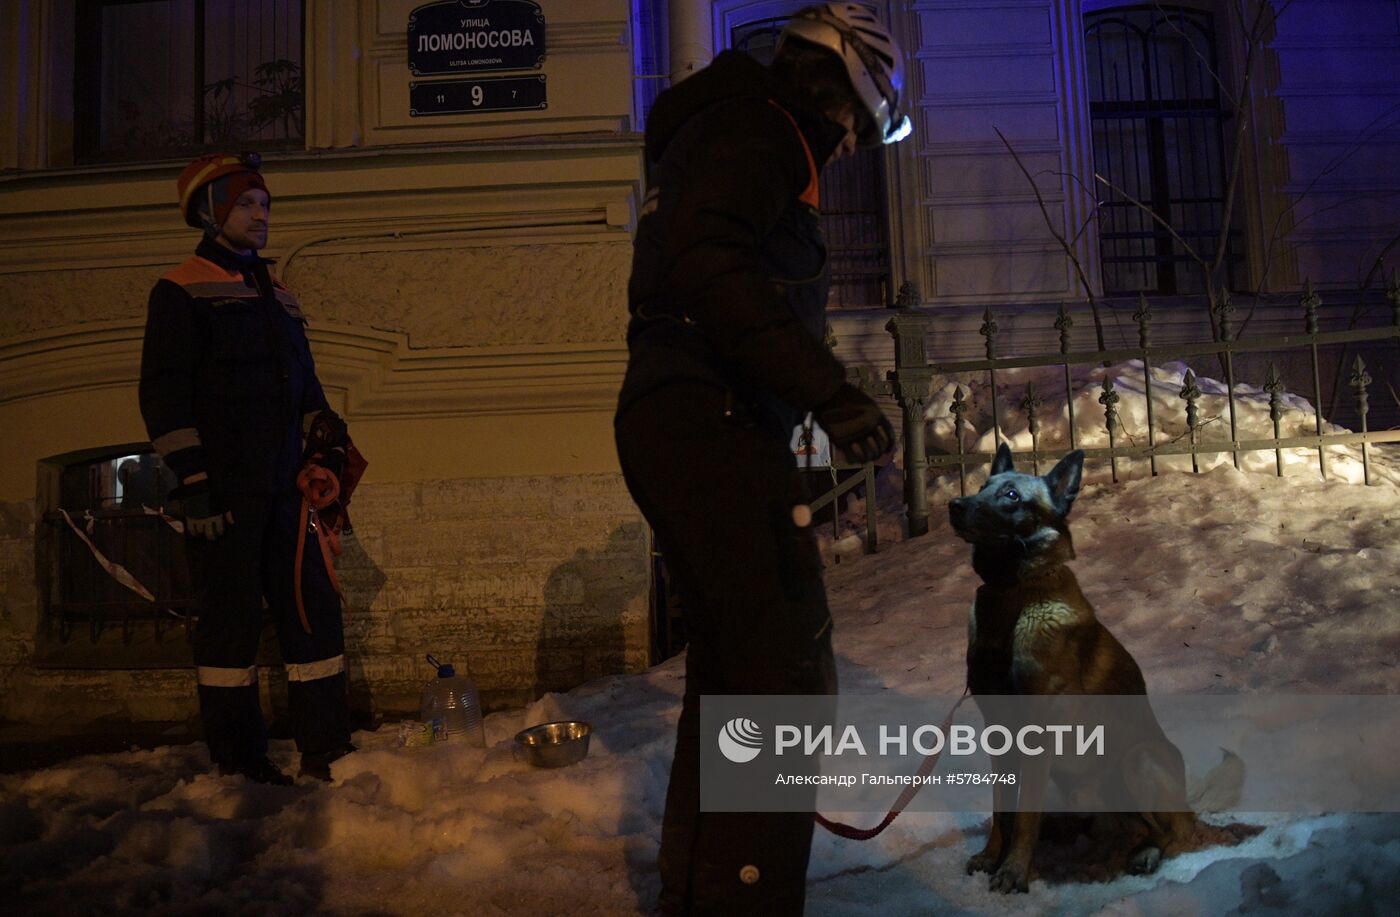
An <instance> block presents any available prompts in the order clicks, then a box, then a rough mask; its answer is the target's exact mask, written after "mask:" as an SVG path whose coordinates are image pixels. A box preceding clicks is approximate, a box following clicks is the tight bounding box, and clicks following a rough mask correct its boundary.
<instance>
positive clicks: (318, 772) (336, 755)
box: [301, 742, 356, 783]
mask: <svg viewBox="0 0 1400 917" xmlns="http://www.w3.org/2000/svg"><path fill="white" fill-rule="evenodd" d="M355 750H356V749H355V746H354V745H353V744H351V743H348V742H347V743H346V744H345V747H343V748H336V749H332V750H331V751H318V752H312V753H311V754H305V755H302V756H301V776H303V777H314V778H315V779H317V780H322V781H325V782H326V783H330V782H331V763H332V762H335V761H339V760H340V759H341V758H343V757H345V756H346V755H348V754H350V753H351V752H352V751H355Z"/></svg>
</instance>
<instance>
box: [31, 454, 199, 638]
mask: <svg viewBox="0 0 1400 917" xmlns="http://www.w3.org/2000/svg"><path fill="white" fill-rule="evenodd" d="M38 470H39V508H40V511H41V517H40V521H39V526H38V533H37V542H38V546H37V547H38V552H37V553H38V571H37V572H38V584H39V592H40V597H41V601H42V603H43V630H42V633H41V635H40V636H41V652H40V654H39V655H40V661H41V662H42V661H45V660H44V656H45V651H49V652H50V655H52V654H53V653H52V651H54V650H56V649H60V648H65V647H74V648H77V649H78V650H84V649H85V648H86V649H91V650H93V651H94V652H93V653H91V654H90V655H92V657H93V661H95V662H105V663H108V664H110V663H113V662H118V663H120V662H125V663H127V664H130V663H133V662H144V663H147V664H161V663H164V664H179V663H182V662H187V661H188V656H189V650H188V647H187V646H186V645H185V639H184V631H183V627H182V625H184V624H186V623H187V619H188V615H189V614H190V611H191V605H192V597H191V595H192V590H191V587H190V581H189V574H188V571H187V567H186V561H185V546H184V536H183V534H182V533H181V532H180V531H178V530H177V527H176V525H173V524H172V522H174V520H175V519H176V518H178V517H179V509H178V506H174V505H171V504H170V502H169V501H168V500H167V499H166V498H165V495H166V494H167V493H169V491H170V490H171V489H172V488H173V487H174V486H175V478H174V475H173V474H172V473H171V472H170V470H169V469H167V468H166V467H165V465H164V464H163V463H162V462H161V460H160V457H159V456H158V455H156V454H155V453H154V452H152V451H151V447H150V444H149V443H132V444H129V445H125V446H112V447H107V448H103V449H90V450H85V451H83V452H74V453H69V454H67V455H60V456H55V457H53V458H49V459H45V460H43V461H41V462H40V463H39V469H38ZM133 644H137V645H138V648H139V649H140V650H141V652H140V653H138V654H137V655H138V656H139V657H140V658H136V657H133V656H132V654H131V653H129V652H127V653H119V654H117V655H115V656H114V655H112V653H111V650H112V648H113V647H115V646H127V647H130V646H132V645H133ZM79 655H81V653H80V654H79ZM57 656H58V657H59V659H58V661H60V662H68V663H71V662H73V661H74V660H75V656H74V654H73V653H72V652H59V653H57Z"/></svg>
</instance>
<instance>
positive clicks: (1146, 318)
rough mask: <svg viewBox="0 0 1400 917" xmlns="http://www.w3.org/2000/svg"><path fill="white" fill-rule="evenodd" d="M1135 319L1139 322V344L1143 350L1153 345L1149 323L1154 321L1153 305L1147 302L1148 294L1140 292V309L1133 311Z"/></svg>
mask: <svg viewBox="0 0 1400 917" xmlns="http://www.w3.org/2000/svg"><path fill="white" fill-rule="evenodd" d="M1133 321H1135V322H1137V323H1138V346H1139V347H1141V348H1142V349H1143V350H1146V349H1147V348H1149V347H1151V346H1152V341H1151V332H1150V329H1149V325H1150V323H1151V321H1152V307H1151V306H1149V305H1148V304H1147V294H1145V293H1139V294H1138V309H1137V311H1136V312H1134V313H1133Z"/></svg>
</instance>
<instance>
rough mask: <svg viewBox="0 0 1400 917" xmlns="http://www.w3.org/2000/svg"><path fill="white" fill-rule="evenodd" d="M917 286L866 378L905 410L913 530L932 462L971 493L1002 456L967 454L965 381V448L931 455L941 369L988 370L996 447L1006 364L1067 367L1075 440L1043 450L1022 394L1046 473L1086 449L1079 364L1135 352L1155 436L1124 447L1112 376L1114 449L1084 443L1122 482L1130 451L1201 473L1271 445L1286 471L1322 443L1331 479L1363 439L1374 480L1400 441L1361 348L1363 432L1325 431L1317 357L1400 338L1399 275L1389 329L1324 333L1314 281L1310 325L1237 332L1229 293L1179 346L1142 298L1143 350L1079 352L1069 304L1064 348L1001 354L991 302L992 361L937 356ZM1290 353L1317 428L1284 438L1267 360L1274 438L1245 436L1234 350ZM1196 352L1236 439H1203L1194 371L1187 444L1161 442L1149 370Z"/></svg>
mask: <svg viewBox="0 0 1400 917" xmlns="http://www.w3.org/2000/svg"><path fill="white" fill-rule="evenodd" d="M910 293H911V291H906V290H901V296H900V302H899V306H900V308H899V311H898V312H897V313H896V314H895V315H894V317H893V318H891V319H890V321H889V323H888V324H887V325H886V329H887V330H888V331H889V332H890V334H891V335H892V336H893V337H894V342H895V368H894V370H892V371H891V372H890V373H889V374H888V381H887V382H875V381H872V380H868V381H867V384H866V387H867V389H869V390H872V391H876V392H880V393H883V394H888V395H892V396H894V398H895V399H896V400H897V401H898V403H899V406H900V408H901V410H902V412H903V428H904V429H903V434H904V435H903V441H904V497H905V505H906V507H907V511H908V520H909V534H910V536H911V537H912V536H917V535H923V534H925V533H927V532H928V519H929V509H928V470H929V468H931V467H950V466H955V467H956V468H957V470H958V475H959V487H960V490H961V491H962V492H963V493H964V494H965V493H966V488H967V469H968V466H969V465H982V464H989V463H990V462H991V460H992V458H993V456H994V453H993V452H967V451H965V450H964V448H963V431H964V429H965V428H966V423H967V421H966V420H965V418H964V414H965V413H966V411H967V402H966V400H965V395H964V392H963V391H962V389H961V388H958V389H957V390H956V392H955V394H954V398H953V401H952V403H951V406H950V410H949V413H950V415H951V417H952V419H953V429H954V436H953V439H954V440H955V441H956V443H957V451H956V452H955V453H950V454H947V455H935V456H929V455H928V454H927V442H926V429H925V425H926V422H927V420H926V417H925V411H926V408H927V406H928V401H929V396H930V388H931V385H932V382H933V380H934V378H935V377H938V376H950V375H953V374H957V373H980V372H985V373H986V374H987V378H988V382H989V383H990V384H989V389H990V395H991V414H992V432H993V439H994V442H995V443H997V444H998V445H999V444H1000V443H1001V442H1002V440H1003V439H1004V438H1005V436H1004V433H1003V431H1002V429H1001V420H1000V418H1001V411H1000V405H999V403H998V399H999V393H998V390H997V373H998V372H999V371H1004V370H1009V369H1018V368H1027V367H1055V366H1059V367H1063V370H1064V386H1065V397H1066V401H1067V403H1068V406H1069V436H1070V443H1069V448H1068V449H1065V450H1059V451H1045V450H1042V449H1041V444H1040V429H1041V422H1040V417H1039V413H1038V412H1039V410H1040V408H1041V406H1042V404H1043V400H1042V398H1041V397H1040V395H1039V394H1038V393H1037V392H1036V391H1035V388H1034V385H1033V383H1028V384H1027V386H1026V390H1025V396H1024V397H1023V398H1022V399H1021V401H1020V405H1019V406H1020V408H1021V411H1022V412H1023V413H1024V415H1025V417H1026V421H1027V427H1028V430H1029V432H1030V436H1031V442H1032V447H1031V451H1030V453H1028V454H1027V453H1021V456H1022V457H1024V458H1029V459H1030V461H1031V464H1032V466H1033V467H1034V468H1035V469H1036V471H1037V473H1039V467H1040V465H1041V463H1042V462H1048V461H1050V460H1051V459H1057V458H1059V457H1060V456H1061V455H1063V454H1065V453H1067V452H1068V451H1070V450H1073V449H1076V448H1080V445H1079V441H1078V435H1077V430H1076V425H1075V416H1074V410H1075V408H1074V389H1073V383H1072V378H1071V367H1073V366H1076V365H1080V366H1106V365H1111V364H1113V363H1118V362H1123V361H1127V360H1141V361H1142V363H1143V367H1144V381H1145V383H1148V384H1147V385H1146V391H1147V398H1146V402H1147V417H1146V420H1147V436H1146V444H1145V445H1120V444H1119V441H1118V434H1119V433H1120V432H1121V431H1122V424H1121V420H1120V418H1119V416H1118V407H1117V405H1118V401H1119V394H1118V392H1117V391H1115V389H1114V385H1113V380H1112V378H1105V379H1104V380H1103V383H1102V392H1101V394H1100V395H1099V397H1098V401H1099V403H1100V404H1102V405H1103V408H1104V421H1103V425H1104V429H1105V431H1106V433H1107V435H1108V443H1109V445H1108V448H1106V449H1105V448H1088V449H1085V450H1084V451H1085V454H1086V457H1087V458H1097V459H1107V460H1108V462H1109V465H1110V468H1111V469H1112V475H1113V480H1114V481H1115V482H1116V481H1117V480H1118V461H1119V459H1123V458H1138V459H1141V458H1146V459H1147V460H1148V462H1149V465H1150V467H1151V472H1152V474H1154V475H1155V474H1156V473H1157V460H1158V458H1160V457H1163V456H1169V455H1186V454H1189V455H1190V456H1191V467H1192V470H1193V471H1199V470H1200V469H1199V463H1198V458H1199V456H1201V455H1216V454H1219V453H1222V452H1229V453H1231V454H1232V458H1233V461H1234V464H1235V467H1236V468H1238V467H1239V464H1240V455H1241V453H1246V452H1265V451H1273V452H1274V453H1275V461H1276V468H1277V473H1278V474H1279V475H1282V474H1283V467H1284V461H1283V450H1284V449H1296V448H1315V449H1316V450H1317V462H1318V468H1319V471H1320V472H1321V474H1322V475H1323V477H1324V478H1325V477H1326V476H1327V473H1328V471H1327V451H1326V450H1327V448H1328V447H1331V446H1347V445H1359V446H1360V447H1361V461H1362V471H1363V479H1364V480H1365V482H1366V483H1367V484H1370V483H1371V463H1370V454H1369V451H1368V446H1369V445H1370V444H1373V443H1385V442H1400V430H1386V431H1375V432H1373V431H1370V430H1368V429H1367V423H1366V415H1367V413H1368V412H1369V405H1368V387H1369V386H1370V385H1371V384H1372V379H1371V376H1370V374H1369V373H1368V372H1367V369H1366V364H1365V363H1364V362H1363V360H1362V358H1361V356H1360V355H1359V354H1358V355H1357V357H1356V360H1355V362H1354V363H1353V364H1352V366H1351V372H1350V378H1349V382H1350V387H1351V389H1352V391H1353V393H1354V396H1355V408H1356V413H1357V415H1358V416H1359V417H1360V427H1361V430H1360V432H1359V433H1324V432H1323V429H1324V427H1323V423H1324V421H1323V417H1322V383H1321V368H1320V367H1321V364H1320V360H1319V348H1321V347H1324V346H1327V345H1335V344H1343V345H1345V344H1357V343H1362V342H1384V341H1396V342H1397V343H1400V286H1397V284H1396V283H1395V282H1394V281H1392V282H1391V284H1390V288H1389V290H1388V291H1387V298H1388V300H1389V303H1390V311H1391V323H1390V326H1389V327H1384V328H1367V329H1355V330H1347V331H1331V332H1322V331H1319V330H1318V308H1319V306H1321V304H1322V301H1321V299H1320V298H1319V297H1318V296H1317V295H1316V294H1315V293H1314V292H1313V290H1312V289H1311V287H1309V288H1308V289H1307V291H1306V292H1305V293H1304V295H1303V296H1302V298H1301V299H1300V302H1299V305H1300V307H1301V309H1302V313H1303V325H1304V329H1305V331H1304V333H1302V334H1286V335H1276V336H1272V337H1260V338H1251V339H1249V340H1244V341H1241V340H1236V339H1235V337H1234V327H1233V323H1232V322H1233V318H1232V315H1233V311H1234V307H1233V305H1232V304H1231V303H1230V300H1229V297H1228V296H1224V297H1222V298H1221V301H1220V303H1219V304H1218V305H1217V307H1216V310H1215V315H1214V318H1215V323H1216V327H1217V328H1218V330H1219V336H1220V340H1219V341H1209V342H1202V343H1187V344H1171V345H1167V346H1156V345H1154V344H1153V342H1152V325H1151V321H1152V313H1151V309H1150V308H1149V307H1148V304H1147V302H1146V300H1142V302H1141V305H1140V307H1139V309H1138V310H1137V312H1136V314H1134V316H1133V319H1134V321H1135V322H1136V323H1137V330H1138V346H1137V347H1136V348H1121V349H1116V350H1094V351H1075V350H1071V348H1070V329H1071V328H1072V326H1073V319H1072V318H1071V316H1070V315H1069V313H1068V312H1067V311H1066V310H1065V308H1064V306H1063V305H1061V307H1060V311H1059V314H1058V316H1057V317H1056V320H1055V325H1054V327H1055V330H1056V331H1058V332H1059V340H1060V346H1059V352H1058V353H1053V354H1051V353H1043V354H1032V355H1028V356H1015V357H998V356H997V355H996V339H997V332H998V327H997V322H996V318H995V317H994V316H993V315H992V313H991V310H990V309H988V310H987V311H986V313H984V315H983V323H982V327H981V329H980V333H981V335H982V338H983V342H984V345H985V350H986V357H985V359H981V360H963V361H956V362H938V361H931V360H930V359H929V355H928V353H927V351H926V346H925V340H926V335H927V332H928V328H929V324H930V322H931V321H932V319H933V316H932V315H931V314H930V313H928V312H925V311H921V310H920V309H918V308H916V307H915V306H914V305H913V303H916V302H917V301H918V297H917V295H916V294H914V295H910ZM1283 351H1302V352H1304V353H1306V354H1307V355H1308V357H1309V360H1310V363H1311V367H1312V388H1313V392H1312V395H1313V413H1314V422H1315V430H1316V433H1315V434H1314V435H1310V436H1287V437H1285V436H1282V435H1281V431H1280V420H1281V419H1282V417H1283V395H1284V393H1285V392H1284V385H1283V382H1282V380H1281V379H1280V377H1279V374H1278V370H1277V369H1276V368H1275V367H1274V365H1273V363H1270V365H1269V371H1268V373H1267V377H1266V379H1265V382H1264V385H1263V391H1264V392H1266V393H1267V394H1268V396H1269V416H1270V419H1271V420H1272V422H1273V433H1274V435H1273V437H1271V438H1267V439H1240V429H1239V423H1238V417H1237V411H1236V399H1237V395H1236V392H1235V385H1236V379H1235V357H1236V355H1237V354H1242V353H1266V354H1267V353H1275V352H1283ZM1192 356H1211V357H1216V358H1218V359H1219V360H1220V363H1221V367H1222V370H1223V374H1224V376H1225V378H1224V383H1225V392H1224V395H1225V397H1226V399H1227V402H1228V407H1229V424H1230V438H1229V440H1228V441H1221V442H1202V441H1201V436H1200V433H1201V429H1202V426H1203V425H1202V422H1201V418H1200V410H1199V406H1198V402H1199V400H1200V398H1201V390H1200V388H1199V387H1198V386H1197V384H1196V377H1195V375H1194V373H1193V372H1191V371H1189V370H1188V371H1187V373H1186V375H1185V377H1184V380H1183V383H1184V384H1183V385H1182V387H1181V390H1180V392H1179V397H1180V398H1181V399H1182V400H1183V401H1184V402H1185V405H1184V407H1185V412H1186V422H1187V428H1188V431H1187V432H1188V434H1189V435H1187V436H1184V437H1183V439H1184V440H1185V441H1184V442H1179V441H1170V442H1159V441H1158V436H1157V432H1158V430H1157V425H1156V422H1155V418H1154V417H1153V408H1152V401H1153V397H1152V386H1151V384H1150V381H1149V380H1150V378H1151V373H1150V370H1149V369H1148V367H1151V366H1152V365H1153V361H1154V359H1159V358H1168V357H1169V358H1172V359H1184V358H1187V357H1192Z"/></svg>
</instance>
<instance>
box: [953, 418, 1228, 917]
mask: <svg viewBox="0 0 1400 917" xmlns="http://www.w3.org/2000/svg"><path fill="white" fill-rule="evenodd" d="M1083 467H1084V453H1083V451H1081V450H1075V451H1073V452H1071V453H1070V454H1069V455H1067V456H1065V457H1064V458H1063V459H1061V460H1060V462H1059V463H1058V464H1057V465H1055V467H1054V469H1052V470H1051V471H1050V473H1049V474H1047V475H1045V476H1043V477H1037V476H1035V475H1029V474H1019V473H1017V472H1016V471H1015V469H1014V468H1013V467H1012V461H1011V450H1010V449H1008V448H1007V447H1006V444H1004V443H1003V444H1002V445H1001V447H1000V448H998V449H997V454H996V458H995V459H994V460H993V462H992V471H991V476H990V477H989V478H988V480H987V483H986V485H985V486H983V488H982V489H981V491H980V492H978V493H977V494H975V495H973V496H970V497H962V498H960V499H956V500H953V501H952V502H951V503H950V504H949V507H948V508H949V514H950V516H951V519H952V524H953V529H954V531H956V532H957V533H958V535H959V536H961V537H962V538H963V540H965V541H968V542H971V543H972V545H973V551H972V567H973V570H975V571H976V572H977V575H978V576H980V577H981V579H982V585H981V586H980V587H979V588H978V590H977V598H976V601H975V602H974V604H973V606H972V611H971V616H970V618H969V620H968V640H967V683H968V687H969V689H970V690H971V692H972V694H973V697H974V699H975V700H976V701H977V706H978V708H979V709H980V710H981V711H982V714H983V717H984V718H985V719H986V721H987V723H988V725H991V724H993V723H1003V724H1008V725H1009V724H1010V723H1011V722H1012V721H1013V720H1015V718H1016V700H1015V698H1014V697H1012V695H1094V694H1105V695H1136V696H1139V697H1141V708H1140V709H1138V708H1137V707H1136V706H1135V707H1134V708H1133V718H1132V719H1133V724H1134V725H1133V726H1132V730H1133V733H1132V734H1131V735H1128V736H1122V735H1118V736H1115V737H1113V738H1114V739H1115V741H1112V742H1111V743H1109V744H1108V745H1107V746H1106V755H1107V756H1108V757H1107V758H1106V759H1097V762H1096V763H1095V764H1094V765H1093V772H1092V774H1091V773H1090V772H1089V770H1088V767H1086V766H1084V764H1083V763H1082V762H1083V759H1080V762H1081V763H1080V764H1078V765H1077V764H1076V761H1075V759H1074V758H1071V757H1068V756H1066V757H1059V758H1052V757H1051V756H1049V755H1044V754H1042V755H1039V756H1029V755H1020V756H1016V757H1015V759H1014V760H1008V761H1007V762H1006V767H1005V768H1004V769H1006V770H1007V771H1008V772H1009V771H1010V768H1011V767H1012V766H1014V767H1016V768H1017V770H1018V771H1019V773H1018V774H1017V783H1016V785H1013V786H1005V785H1002V784H1000V783H998V784H996V785H995V789H994V794H995V795H994V806H995V812H994V813H993V815H992V826H991V833H990V835H989V836H988V838H987V845H986V847H985V848H984V849H983V850H982V852H981V853H979V854H977V855H976V856H974V857H972V858H971V859H970V860H969V861H968V863H967V870H968V872H969V873H972V872H979V871H980V872H989V873H991V874H992V878H991V883H990V888H991V890H992V891H1001V892H1024V891H1026V890H1027V886H1028V883H1029V880H1030V874H1031V856H1032V854H1033V853H1034V851H1035V846H1036V842H1037V840H1038V839H1039V836H1040V828H1041V816H1042V813H1041V811H1040V809H1041V808H1042V800H1043V799H1044V794H1045V789H1046V782H1047V778H1048V779H1051V780H1054V782H1055V785H1056V787H1057V788H1058V789H1059V790H1060V791H1061V792H1062V793H1063V794H1064V795H1065V797H1066V798H1068V799H1076V800H1091V799H1108V798H1115V799H1129V800H1132V804H1133V806H1134V807H1135V808H1137V809H1138V810H1139V811H1137V812H1135V813H1132V814H1131V815H1127V816H1120V818H1126V819H1140V820H1141V821H1143V822H1145V823H1146V828H1147V831H1146V840H1145V841H1142V842H1141V844H1140V846H1138V847H1137V848H1136V849H1135V850H1134V851H1133V852H1132V853H1131V854H1130V857H1129V859H1128V863H1127V868H1128V870H1129V871H1131V872H1133V873H1138V874H1143V873H1150V872H1153V871H1154V870H1156V868H1157V866H1158V864H1159V863H1160V862H1161V859H1162V857H1163V856H1169V855H1171V854H1172V853H1174V852H1179V851H1180V850H1181V849H1183V844H1185V843H1187V839H1188V838H1189V837H1190V835H1191V834H1192V833H1193V831H1194V829H1195V828H1196V825H1197V819H1196V816H1195V814H1194V813H1193V812H1192V811H1191V807H1190V804H1189V802H1188V794H1187V788H1186V768H1185V764H1184V761H1183V759H1182V756H1181V752H1180V751H1179V750H1178V749H1177V748H1176V746H1175V745H1173V744H1172V743H1171V741H1170V740H1169V739H1167V737H1166V734H1165V733H1164V732H1163V731H1162V727H1161V725H1160V724H1159V723H1158V722H1157V718H1156V716H1155V714H1153V712H1152V708H1151V707H1150V706H1149V704H1148V702H1147V688H1146V685H1145V683H1144V681H1143V677H1142V672H1141V670H1140V669H1139V668H1138V665H1137V663H1136V662H1135V661H1134V660H1133V657H1132V656H1131V655H1130V654H1129V653H1128V651H1127V650H1126V649H1124V648H1123V645H1122V644H1121V643H1119V642H1118V641H1117V640H1116V639H1115V638H1114V636H1113V634H1111V633H1109V631H1108V629H1107V628H1106V627H1104V626H1103V624H1101V623H1099V620H1098V619H1097V618H1096V617H1095V616H1094V609H1093V606H1091V605H1090V604H1089V601H1088V599H1086V598H1084V593H1083V592H1081V591H1080V589H1079V583H1078V581H1077V580H1076V579H1075V577H1074V573H1073V572H1072V571H1071V570H1070V568H1069V567H1068V566H1067V564H1066V562H1067V561H1069V560H1071V559H1072V558H1073V557H1074V556H1075V555H1074V545H1073V542H1072V541H1071V539H1070V532H1069V524H1068V522H1067V521H1066V519H1067V517H1068V516H1069V511H1070V507H1071V506H1072V505H1073V504H1074V500H1075V498H1076V497H1077V496H1078V495H1079V484H1080V479H1081V476H1082V474H1083ZM1012 731H1013V732H1014V731H1015V730H1014V728H1013V730H1012ZM1013 753H1014V752H1013ZM1008 757H1011V756H1008ZM1232 759H1233V760H1232ZM1103 775H1111V776H1103ZM1110 780H1112V781H1114V782H1115V785H1114V786H1107V785H1106V784H1107V783H1108V781H1110ZM1119 780H1121V783H1117V781H1119ZM1231 781H1233V782H1235V784H1236V785H1235V786H1234V787H1233V790H1231V789H1230V788H1221V787H1220V784H1221V783H1222V782H1231ZM1242 781H1243V765H1242V764H1241V763H1240V762H1239V759H1238V758H1234V757H1233V756H1231V755H1229V754H1228V753H1227V754H1226V760H1225V761H1224V762H1222V763H1221V765H1219V766H1217V767H1216V768H1215V770H1213V771H1212V772H1211V774H1210V775H1208V776H1207V777H1206V780H1205V784H1206V786H1203V788H1202V792H1200V793H1198V794H1196V795H1197V796H1198V797H1201V796H1204V795H1205V793H1206V792H1210V793H1212V794H1215V795H1216V797H1217V798H1218V799H1228V798H1229V796H1230V794H1231V792H1233V793H1234V795H1235V797H1236V798H1237V797H1238V791H1239V785H1238V784H1239V783H1242ZM1227 804H1228V803H1224V804H1221V805H1220V807H1222V808H1223V807H1224V805H1227ZM1133 830H1134V831H1135V832H1136V834H1137V835H1138V836H1141V834H1142V831H1141V825H1137V826H1136V827H1135V828H1134V829H1133Z"/></svg>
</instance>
